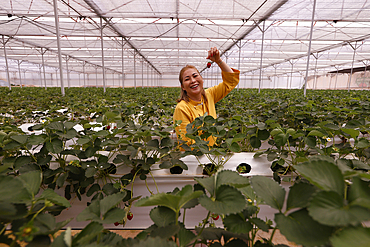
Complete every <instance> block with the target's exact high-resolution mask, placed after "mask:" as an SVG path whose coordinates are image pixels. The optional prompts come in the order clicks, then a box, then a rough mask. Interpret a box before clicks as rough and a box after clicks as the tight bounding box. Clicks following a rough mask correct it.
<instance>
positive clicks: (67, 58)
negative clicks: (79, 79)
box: [66, 56, 71, 88]
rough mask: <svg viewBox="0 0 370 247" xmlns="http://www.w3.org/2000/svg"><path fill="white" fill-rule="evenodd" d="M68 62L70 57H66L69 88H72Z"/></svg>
mask: <svg viewBox="0 0 370 247" xmlns="http://www.w3.org/2000/svg"><path fill="white" fill-rule="evenodd" d="M68 60H69V57H68V56H66V66H67V67H66V69H67V81H68V88H70V86H71V82H70V77H69V69H68Z"/></svg>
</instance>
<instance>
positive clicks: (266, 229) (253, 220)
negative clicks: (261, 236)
mask: <svg viewBox="0 0 370 247" xmlns="http://www.w3.org/2000/svg"><path fill="white" fill-rule="evenodd" d="M249 221H250V222H251V223H253V224H254V225H256V226H257V227H258V228H259V229H261V230H262V231H264V232H269V229H270V226H269V225H268V224H266V222H265V221H263V220H261V219H260V218H250V219H249Z"/></svg>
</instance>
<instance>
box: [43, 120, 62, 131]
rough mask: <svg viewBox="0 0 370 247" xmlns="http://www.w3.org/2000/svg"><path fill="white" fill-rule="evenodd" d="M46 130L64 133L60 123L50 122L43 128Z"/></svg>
mask: <svg viewBox="0 0 370 247" xmlns="http://www.w3.org/2000/svg"><path fill="white" fill-rule="evenodd" d="M45 128H46V129H52V130H58V131H61V132H63V131H64V125H63V123H62V122H59V121H58V122H51V123H50V124H48V125H46V126H45Z"/></svg>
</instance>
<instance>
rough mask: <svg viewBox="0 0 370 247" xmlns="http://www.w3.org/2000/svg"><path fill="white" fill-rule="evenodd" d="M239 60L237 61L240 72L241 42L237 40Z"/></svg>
mask: <svg viewBox="0 0 370 247" xmlns="http://www.w3.org/2000/svg"><path fill="white" fill-rule="evenodd" d="M238 47H239V60H238V70H239V71H240V55H241V52H242V40H239V45H238ZM237 90H239V83H238V89H237Z"/></svg>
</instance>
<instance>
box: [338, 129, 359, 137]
mask: <svg viewBox="0 0 370 247" xmlns="http://www.w3.org/2000/svg"><path fill="white" fill-rule="evenodd" d="M341 130H342V131H343V132H344V133H346V134H348V135H350V136H351V137H352V138H353V139H356V138H357V137H358V136H359V134H360V131H359V130H357V129H347V128H341Z"/></svg>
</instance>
